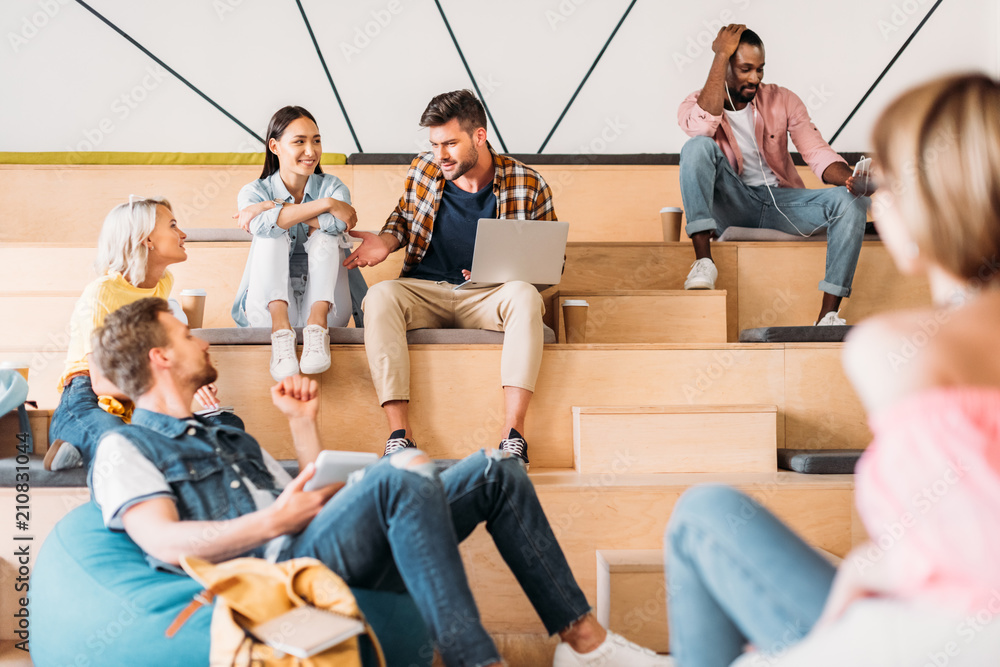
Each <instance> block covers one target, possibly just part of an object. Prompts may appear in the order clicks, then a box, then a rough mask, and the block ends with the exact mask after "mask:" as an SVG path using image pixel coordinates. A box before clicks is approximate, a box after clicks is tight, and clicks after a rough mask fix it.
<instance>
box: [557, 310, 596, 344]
mask: <svg viewBox="0 0 1000 667" xmlns="http://www.w3.org/2000/svg"><path fill="white" fill-rule="evenodd" d="M589 307H590V304H589V303H587V302H586V301H584V300H583V299H564V300H563V302H562V312H563V322H565V324H564V326H565V327H566V342H567V343H585V342H587V309H588V308H589Z"/></svg>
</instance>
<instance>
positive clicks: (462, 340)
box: [195, 326, 556, 345]
mask: <svg viewBox="0 0 1000 667" xmlns="http://www.w3.org/2000/svg"><path fill="white" fill-rule="evenodd" d="M195 335H196V336H198V337H199V338H201V339H203V340H207V341H208V342H209V343H211V344H212V345H270V344H271V330H270V329H268V328H266V327H225V328H219V329H196V330H195ZM295 337H296V340H297V341H298V343H299V344H300V345H301V344H302V329H301V328H297V329H296V330H295ZM543 340H544V342H545V343H546V344H552V343H555V342H556V332H555V331H553V330H552V329H551V328H549V327H548V326H546V327H545V334H544V339H543ZM364 342H365V330H364V329H355V328H349V327H332V328H331V329H330V344H331V345H363V344H364ZM406 342H407V343H409V344H410V345H428V344H434V343H446V344H449V343H450V344H454V345H467V344H492V345H499V344H501V343H503V332H502V331H487V330H485V329H414V330H413V331H408V332H407V333H406Z"/></svg>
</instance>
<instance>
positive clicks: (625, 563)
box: [594, 547, 843, 653]
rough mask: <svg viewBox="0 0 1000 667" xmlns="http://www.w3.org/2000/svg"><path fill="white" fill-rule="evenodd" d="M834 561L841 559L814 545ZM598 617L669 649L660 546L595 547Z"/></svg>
mask: <svg viewBox="0 0 1000 667" xmlns="http://www.w3.org/2000/svg"><path fill="white" fill-rule="evenodd" d="M813 548H814V549H816V551H818V552H820V554H822V555H823V556H824V557H825V558H826V559H827V560H829V561H830V562H831V563H833V564H834V565H840V563H841V561H842V560H843V559H842V558H840V557H839V556H837V555H835V554H832V553H830V552H829V551H827V550H826V549H822V548H819V547H813ZM594 609H595V612H596V614H597V620H598V621H599V622H600V623H601V624H602V625H603V626H604V627H606V628H608V629H609V630H612V631H614V632H617V633H618V634H620V635H622V636H624V637H625V638H626V639H629V640H631V641H634V642H636V643H637V644H640V645H641V646H646V647H648V648H651V649H653V650H654V651H656V652H658V653H666V652H668V651H669V649H670V637H669V633H668V631H667V582H666V578H665V576H664V570H663V551H662V550H660V549H600V550H598V551H597V598H596V600H595V602H594Z"/></svg>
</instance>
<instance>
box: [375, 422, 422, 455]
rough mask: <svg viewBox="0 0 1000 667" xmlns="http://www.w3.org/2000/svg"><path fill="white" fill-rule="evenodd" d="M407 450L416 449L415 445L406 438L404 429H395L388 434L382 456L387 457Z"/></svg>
mask: <svg viewBox="0 0 1000 667" xmlns="http://www.w3.org/2000/svg"><path fill="white" fill-rule="evenodd" d="M408 448H412V449H416V448H417V443H415V442H413V441H412V440H410V439H409V438H407V437H406V429H402V428H401V429H397V430H395V431H393V432H392V433H391V434H389V439H388V440H386V441H385V453H384V454H382V456H389V454H394V453H395V452H398V451H399V450H401V449H408Z"/></svg>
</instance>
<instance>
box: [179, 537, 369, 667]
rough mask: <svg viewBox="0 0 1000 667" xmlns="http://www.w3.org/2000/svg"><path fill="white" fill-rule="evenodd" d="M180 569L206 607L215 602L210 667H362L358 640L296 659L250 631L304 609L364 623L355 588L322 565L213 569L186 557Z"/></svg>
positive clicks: (250, 564)
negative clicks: (193, 583) (192, 581)
mask: <svg viewBox="0 0 1000 667" xmlns="http://www.w3.org/2000/svg"><path fill="white" fill-rule="evenodd" d="M181 566H182V567H183V568H184V571H185V572H187V573H188V574H189V575H191V577H192V578H193V579H195V580H196V581H197V582H198V583H200V584H202V585H203V586H204V587H205V591H203V592H202V594H201V597H202V598H204V600H203V601H202V602H203V603H208V602H210V601H211V600H212V599H213V598H214V599H215V610H214V611H213V613H212V643H211V651H210V660H209V664H210V666H211V667H232V666H234V665H247V666H248V667H249V666H252V667H360V665H361V654H360V648H359V644H358V637H359V636H360V635H359V636H355V637H351V638H349V639H345V640H344V641H342V642H341V643H339V644H337V645H336V646H333V647H331V648H329V649H327V650H325V651H322V652H320V653H317V654H315V655H313V656H312V657H309V658H296V657H294V656H291V655H286V654H284V653H282V652H280V651H278V650H276V649H273V648H271V647H270V646H268V645H267V644H264V643H261V642H260V641H259V640H257V639H256V638H255V637H254V636H253V635H252V634H250V633H249V632H248V631H247V628H251V627H253V626H255V625H258V624H260V623H263V622H265V621H270V620H272V619H274V618H276V617H278V616H280V615H281V614H284V613H286V612H290V611H292V610H293V609H296V608H298V607H305V606H313V607H316V608H318V609H324V610H326V611H330V612H333V613H335V614H340V615H343V616H347V617H350V618H354V619H358V620H360V621H362V622H364V617H363V616H362V614H361V611H360V610H359V609H358V605H357V602H355V600H354V595H353V594H352V593H351V589H350V588H348V586H347V584H345V583H344V581H343V579H341V578H340V577H338V576H337V575H336V574H334V573H333V572H331V571H330V569H329V568H327V567H326V566H325V565H323V563H321V562H320V561H318V560H316V559H314V558H296V559H293V560H289V561H285V562H282V563H270V562H268V561H266V560H262V559H260V558H236V559H234V560H230V561H226V562H224V563H218V564H213V563H209V562H207V561H204V560H201V559H199V558H192V557H188V556H185V557H183V558H181ZM189 610H190V611H189ZM189 610H185V611H186V612H188V613H186V614H185V613H183V612H182V616H179V617H178V619H177V621H175V623H174V626H171V629H172V630H173V631H175V632H176V628H177V627H179V625H180V624H182V623H183V622H184V620H186V618H187V616H190V613H193V609H191V608H189ZM182 617H183V618H182ZM175 626H176V627H175ZM364 627H365V632H364V634H366V635H367V636H368V637H369V638H370V639H371V642H372V644H373V645H374V646H375V652H376V653H377V655H378V661H379V665H381V666H382V667H384V666H385V657H384V656H383V655H382V647H381V646H379V643H378V639H377V638H376V637H375V633H374V632H372V629H371V626H369V625H368V623H364ZM169 634H171V632H170V631H169V630H168V635H169Z"/></svg>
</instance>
